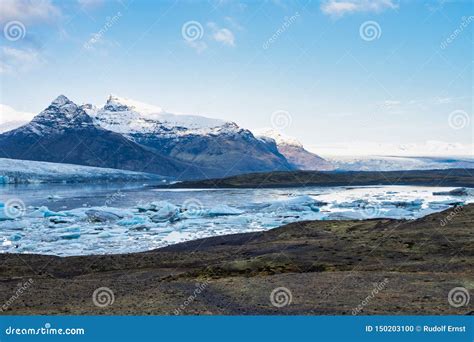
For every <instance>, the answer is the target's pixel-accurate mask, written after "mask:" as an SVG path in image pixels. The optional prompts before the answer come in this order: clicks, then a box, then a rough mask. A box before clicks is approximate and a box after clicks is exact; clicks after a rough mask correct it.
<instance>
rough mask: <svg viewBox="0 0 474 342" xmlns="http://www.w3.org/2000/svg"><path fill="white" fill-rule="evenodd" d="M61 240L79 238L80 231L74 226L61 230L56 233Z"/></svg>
mask: <svg viewBox="0 0 474 342" xmlns="http://www.w3.org/2000/svg"><path fill="white" fill-rule="evenodd" d="M57 233H59V237H60V238H61V239H66V240H69V239H78V238H80V237H81V229H80V228H79V227H76V226H72V227H66V228H62V229H60V230H58V231H57Z"/></svg>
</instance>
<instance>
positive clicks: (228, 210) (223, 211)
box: [206, 204, 244, 217]
mask: <svg viewBox="0 0 474 342" xmlns="http://www.w3.org/2000/svg"><path fill="white" fill-rule="evenodd" d="M243 213H244V212H243V211H242V210H239V209H236V208H232V207H229V206H228V205H226V204H219V205H216V206H215V207H213V208H211V209H209V210H208V211H207V213H206V215H208V216H211V217H214V216H226V215H241V214H243Z"/></svg>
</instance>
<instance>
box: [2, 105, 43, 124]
mask: <svg viewBox="0 0 474 342" xmlns="http://www.w3.org/2000/svg"><path fill="white" fill-rule="evenodd" d="M34 116H35V115H34V114H33V113H29V112H21V111H17V110H15V109H13V108H12V107H10V106H7V105H5V104H1V103H0V125H3V124H5V123H6V122H9V123H20V122H26V121H30V120H31V119H33V117H34Z"/></svg>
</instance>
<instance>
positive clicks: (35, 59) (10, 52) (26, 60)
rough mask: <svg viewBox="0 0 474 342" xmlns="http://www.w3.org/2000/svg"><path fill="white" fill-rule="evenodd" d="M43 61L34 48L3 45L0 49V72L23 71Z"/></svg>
mask: <svg viewBox="0 0 474 342" xmlns="http://www.w3.org/2000/svg"><path fill="white" fill-rule="evenodd" d="M42 63H44V59H43V57H42V56H41V54H40V52H39V51H38V50H35V49H31V48H27V49H15V48H12V47H7V46H4V47H3V48H2V49H1V51H0V73H15V72H25V71H28V70H31V69H32V68H34V67H36V66H38V65H41V64H42Z"/></svg>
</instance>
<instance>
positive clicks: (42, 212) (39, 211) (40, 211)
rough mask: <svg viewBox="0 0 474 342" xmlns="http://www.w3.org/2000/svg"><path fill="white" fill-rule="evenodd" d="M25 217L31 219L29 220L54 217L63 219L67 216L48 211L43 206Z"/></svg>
mask: <svg viewBox="0 0 474 342" xmlns="http://www.w3.org/2000/svg"><path fill="white" fill-rule="evenodd" d="M26 216H27V217H31V218H43V217H54V216H62V217H65V216H67V215H66V214H65V213H63V212H56V211H52V210H49V209H48V207H45V206H43V207H39V208H38V209H36V210H35V211H33V212H31V213H29V214H27V215H26Z"/></svg>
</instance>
